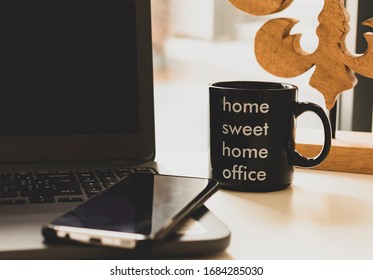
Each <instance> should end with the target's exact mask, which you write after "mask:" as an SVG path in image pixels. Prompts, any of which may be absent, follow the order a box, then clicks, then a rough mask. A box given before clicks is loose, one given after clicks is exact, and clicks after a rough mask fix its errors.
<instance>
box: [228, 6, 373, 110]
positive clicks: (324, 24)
mask: <svg viewBox="0 0 373 280" xmlns="http://www.w3.org/2000/svg"><path fill="white" fill-rule="evenodd" d="M229 1H230V2H231V3H232V4H234V5H235V6H236V7H238V8H239V9H241V10H243V11H245V12H247V13H250V14H254V15H265V14H271V13H276V12H279V11H281V10H284V9H285V8H287V7H288V6H289V5H290V4H291V3H292V0H260V1H259V0H229ZM324 1H325V4H324V8H323V10H322V12H321V13H320V15H319V22H320V24H319V26H318V28H317V36H318V38H319V45H318V48H317V49H316V51H315V52H313V53H311V54H309V53H306V52H305V51H304V50H303V49H302V47H301V45H300V38H301V36H302V35H301V34H293V35H291V34H290V32H291V30H292V28H293V27H294V25H295V24H296V23H297V22H298V21H297V20H295V19H290V18H278V19H273V20H270V21H268V22H267V23H265V24H264V26H263V27H262V28H261V29H260V30H259V31H258V33H257V35H256V39H255V54H256V57H257V60H258V62H259V64H260V65H261V66H262V67H263V68H264V69H265V70H266V71H268V72H270V73H272V74H274V75H276V76H279V77H285V78H290V77H295V76H298V75H301V74H303V73H305V72H306V71H308V70H309V69H310V68H312V67H313V66H315V71H314V73H313V75H312V78H311V81H310V85H311V86H312V87H314V88H316V89H317V90H318V91H320V92H321V93H322V94H323V95H324V98H325V103H326V106H327V108H328V109H331V108H333V106H334V104H335V101H336V99H337V97H338V96H339V95H340V94H341V93H342V92H343V91H345V90H348V89H351V88H353V87H354V86H355V84H356V82H357V80H356V78H355V75H354V72H356V73H359V74H361V75H363V76H366V77H368V78H373V33H366V34H365V35H364V36H365V38H366V40H367V43H368V49H367V51H366V52H365V53H364V54H362V55H354V54H351V53H350V52H349V51H348V50H347V48H346V44H345V39H346V36H347V34H348V32H349V25H348V22H349V15H348V12H347V10H346V9H345V7H344V0H324ZM363 24H364V25H366V26H369V27H373V18H371V19H369V20H367V21H365V22H364V23H363Z"/></svg>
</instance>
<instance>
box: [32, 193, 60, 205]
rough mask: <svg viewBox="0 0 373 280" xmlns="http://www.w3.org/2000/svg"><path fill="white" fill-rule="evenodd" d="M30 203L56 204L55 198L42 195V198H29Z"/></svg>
mask: <svg viewBox="0 0 373 280" xmlns="http://www.w3.org/2000/svg"><path fill="white" fill-rule="evenodd" d="M29 202H30V203H32V204H34V203H54V202H55V199H54V197H53V196H48V195H41V196H32V197H30V198H29Z"/></svg>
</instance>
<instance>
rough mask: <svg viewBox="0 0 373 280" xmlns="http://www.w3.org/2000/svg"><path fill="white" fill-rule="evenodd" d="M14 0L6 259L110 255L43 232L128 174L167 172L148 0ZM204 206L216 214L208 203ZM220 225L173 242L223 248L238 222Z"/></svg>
mask: <svg viewBox="0 0 373 280" xmlns="http://www.w3.org/2000/svg"><path fill="white" fill-rule="evenodd" d="M5 2H6V3H5ZM5 2H4V3H1V4H0V17H1V19H2V22H3V23H2V24H1V26H0V30H1V34H2V36H1V39H0V40H1V47H0V48H1V49H0V57H1V59H0V61H1V63H0V70H1V77H0V79H1V82H0V96H1V99H0V102H1V110H0V162H1V163H0V237H1V238H0V259H14V258H21V259H25V258H36V259H40V258H57V259H60V258H73V259H74V258H78V257H79V258H92V257H93V258H94V257H96V256H99V258H101V257H102V256H104V252H103V250H107V251H105V252H106V253H107V257H108V258H112V257H113V256H114V255H113V251H111V250H109V249H106V248H105V249H103V248H100V249H99V250H98V249H97V250H94V249H92V248H91V247H79V250H77V247H76V246H72V245H60V246H57V245H56V246H51V245H49V244H45V243H44V241H43V238H42V235H41V232H40V231H41V226H42V225H43V224H45V223H48V222H49V221H51V220H53V219H54V218H55V217H57V216H59V215H60V214H62V213H64V212H66V211H67V210H69V209H71V208H72V207H74V206H76V205H78V204H79V203H81V202H82V201H84V200H86V199H88V198H89V197H90V196H92V195H94V194H96V193H98V192H100V191H102V190H103V189H105V188H107V187H109V186H110V185H112V184H114V183H115V182H116V181H118V180H120V179H121V178H122V177H124V176H126V175H127V174H128V173H132V172H150V173H157V172H158V168H157V163H156V162H155V161H154V158H155V130H154V103H153V72H152V41H151V16H150V0H110V1H107V0H93V1H92V0H90V1H88V0H65V1H54V0H52V1H51V0H34V1H29V0H19V1H5ZM201 211H202V210H201ZM195 215H199V216H198V217H197V216H195V218H194V221H197V220H200V221H202V220H205V219H207V220H211V219H212V220H213V221H217V219H216V218H215V217H214V216H213V215H212V214H211V212H210V211H208V210H207V209H205V211H204V213H203V215H201V214H198V213H196V214H195ZM201 217H204V218H203V219H202V218H201ZM209 224H211V221H210V222H209ZM212 224H215V225H214V226H213V228H211V226H210V228H211V230H206V229H205V230H204V231H203V233H202V234H200V235H199V237H198V235H197V237H196V235H193V237H191V238H189V237H188V236H186V235H185V234H182V235H179V236H177V237H175V236H174V237H173V241H172V242H169V243H168V245H167V246H165V252H166V251H170V252H171V251H174V250H173V248H178V249H177V250H179V251H180V244H187V243H190V242H191V241H193V242H194V241H196V238H197V239H199V240H200V241H201V240H202V241H203V240H209V241H210V243H211V241H219V244H220V245H219V244H212V243H211V245H213V246H215V247H214V248H215V250H216V249H221V248H225V247H226V246H227V242H228V240H229V231H228V230H227V229H226V228H224V227H223V226H222V225H221V224H219V223H212ZM216 226H218V228H219V227H220V230H218V232H221V235H218V236H217V235H216V231H215V229H216ZM210 231H214V232H215V234H214V235H213V238H212V237H211V234H209V233H208V232H210ZM221 241H223V242H221ZM194 244H196V243H195V242H194ZM181 246H183V245H181ZM219 246H220V247H219ZM184 247H185V248H190V244H187V246H184ZM200 247H201V246H200ZM210 248H211V249H213V247H210ZM77 252H79V253H77ZM117 254H119V256H122V254H123V252H122V251H120V252H119V253H117ZM129 255H130V256H131V254H129Z"/></svg>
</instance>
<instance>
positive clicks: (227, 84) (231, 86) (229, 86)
mask: <svg viewBox="0 0 373 280" xmlns="http://www.w3.org/2000/svg"><path fill="white" fill-rule="evenodd" d="M235 85H237V86H235ZM239 85H240V86H239ZM242 85H248V86H242ZM249 85H257V86H262V85H268V86H263V87H256V88H255V87H253V88H250V87H249ZM270 85H272V86H278V85H281V86H282V87H281V88H275V87H270ZM210 88H216V89H224V90H237V91H261V90H263V91H264V90H265V91H286V90H294V89H295V90H298V87H297V86H296V85H293V84H290V83H283V82H266V81H238V80H237V81H221V82H215V83H212V84H210Z"/></svg>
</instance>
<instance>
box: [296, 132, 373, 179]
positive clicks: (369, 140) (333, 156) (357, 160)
mask: <svg viewBox="0 0 373 280" xmlns="http://www.w3.org/2000/svg"><path fill="white" fill-rule="evenodd" d="M298 134H301V135H302V136H301V140H300V141H297V145H296V149H297V151H298V152H299V153H301V154H302V155H304V156H307V157H314V156H316V155H317V154H318V153H319V152H320V151H321V144H319V143H322V140H321V141H320V139H316V138H315V137H313V136H314V135H315V133H313V131H312V130H302V131H300V132H299V133H298ZM316 135H317V133H316ZM315 142H316V143H315ZM315 169H318V170H327V171H337V172H347V173H360V174H371V175H373V134H372V133H364V132H350V131H348V132H347V131H337V135H336V139H334V140H333V141H332V148H331V150H330V153H329V155H328V157H327V159H326V160H325V161H324V162H323V163H322V164H320V165H319V166H317V167H315Z"/></svg>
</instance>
